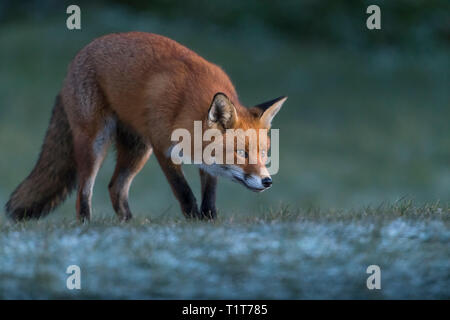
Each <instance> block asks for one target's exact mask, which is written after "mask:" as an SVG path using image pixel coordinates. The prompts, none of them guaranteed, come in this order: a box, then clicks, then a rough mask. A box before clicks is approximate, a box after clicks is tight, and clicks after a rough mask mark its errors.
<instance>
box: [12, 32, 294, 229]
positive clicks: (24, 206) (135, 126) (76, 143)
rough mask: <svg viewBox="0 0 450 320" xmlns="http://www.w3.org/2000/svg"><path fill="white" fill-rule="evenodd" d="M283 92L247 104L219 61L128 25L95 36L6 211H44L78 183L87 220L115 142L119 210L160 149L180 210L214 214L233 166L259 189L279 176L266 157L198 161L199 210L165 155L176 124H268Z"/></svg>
mask: <svg viewBox="0 0 450 320" xmlns="http://www.w3.org/2000/svg"><path fill="white" fill-rule="evenodd" d="M285 100H286V98H285V97H281V98H278V99H275V100H273V101H270V102H268V103H264V104H261V105H258V106H256V107H253V108H245V107H243V106H242V105H241V103H240V102H239V99H238V96H237V93H236V90H235V88H234V86H233V84H232V83H231V81H230V79H229V78H228V76H227V75H226V74H225V72H224V71H223V70H222V69H221V68H220V67H218V66H216V65H214V64H212V63H210V62H208V61H206V60H205V59H203V58H202V57H200V56H199V55H197V54H196V53H194V52H193V51H191V50H189V49H187V48H186V47H184V46H182V45H180V44H179V43H177V42H175V41H173V40H171V39H168V38H166V37H163V36H160V35H156V34H150V33H143V32H130V33H122V34H111V35H106V36H103V37H100V38H98V39H95V40H94V41H92V42H91V43H90V44H88V45H87V46H86V47H84V48H83V49H82V50H81V51H80V52H79V53H78V54H77V55H76V57H75V58H74V60H73V61H72V62H71V64H70V66H69V68H68V73H67V76H66V78H65V80H64V84H63V87H62V89H61V91H60V93H59V94H58V96H57V98H56V102H55V106H54V109H53V113H52V117H51V120H50V125H49V128H48V131H47V134H46V137H45V140H44V144H43V146H42V150H41V153H40V156H39V159H38V161H37V163H36V166H35V167H34V169H33V170H32V172H31V173H30V175H29V176H28V177H27V178H26V179H25V180H24V181H23V182H22V183H21V184H20V185H19V186H18V187H17V189H16V190H15V191H14V192H13V193H12V195H11V198H10V199H9V201H8V203H7V204H6V212H7V214H8V215H9V216H10V217H11V218H13V219H14V220H22V219H28V218H39V217H40V216H42V215H44V214H46V213H48V212H50V211H51V210H52V209H54V208H55V207H56V206H57V205H58V204H59V203H61V202H62V201H63V200H64V199H65V197H66V196H67V195H68V194H69V193H70V191H71V190H73V189H75V188H77V189H78V194H77V201H76V212H77V217H78V219H79V220H81V221H84V220H89V219H90V216H91V197H92V190H93V186H94V182H95V177H96V175H97V172H98V170H99V168H100V166H101V164H102V161H103V159H104V157H105V155H106V152H107V148H108V146H109V144H110V143H111V142H114V143H115V145H116V149H117V162H116V168H115V171H114V174H113V177H112V179H111V182H110V184H109V191H110V195H111V201H112V204H113V207H114V210H115V211H116V213H117V215H118V216H119V218H120V219H123V220H128V219H130V218H131V217H132V214H131V211H130V208H129V205H128V190H129V188H130V184H131V182H132V181H133V178H134V177H135V176H136V174H137V173H138V172H139V171H140V170H141V169H142V167H143V166H144V164H145V163H146V161H147V160H148V159H149V157H150V154H151V153H152V151H153V153H154V154H155V157H156V158H157V160H158V162H159V164H160V166H161V168H162V170H163V172H164V174H165V176H166V177H167V180H168V181H169V184H170V186H171V188H172V190H173V192H174V194H175V196H176V198H177V199H178V201H179V202H180V205H181V210H182V212H183V213H184V214H185V215H186V216H187V217H197V218H214V217H215V215H216V207H215V196H216V184H217V176H219V175H227V174H226V173H225V172H232V173H231V174H228V176H229V177H231V178H232V179H233V180H236V181H239V182H241V183H242V184H244V185H246V186H247V187H249V188H250V189H252V190H257V191H260V190H263V189H265V188H267V187H268V186H270V184H271V179H270V176H268V175H267V174H266V172H267V170H265V166H264V161H263V160H262V159H259V160H258V163H257V164H254V165H250V164H248V163H246V164H244V165H241V166H233V167H227V166H220V167H217V168H212V167H209V166H206V165H205V166H200V176H201V183H202V203H201V207H200V210H199V209H198V207H197V202H196V199H195V197H194V195H193V193H192V191H191V189H190V188H189V185H188V184H187V182H186V180H185V178H184V176H183V173H182V171H181V166H180V165H176V164H174V163H173V162H172V161H171V159H170V157H168V156H167V151H168V150H170V147H171V146H172V141H171V140H170V136H171V132H172V130H174V129H177V128H186V129H188V130H189V131H190V132H192V130H193V122H194V121H195V120H197V121H202V122H203V124H204V127H205V128H208V127H211V126H215V127H217V128H220V129H221V130H223V132H224V134H225V130H226V129H229V128H242V129H244V130H245V129H247V128H255V129H259V128H269V127H270V122H271V120H272V118H273V117H274V116H275V114H276V113H277V112H278V110H279V109H280V108H281V105H282V104H283V102H284V101H285ZM236 168H237V169H236ZM250 178H251V179H253V180H251V181H252V182H249V181H250V180H249V179H250Z"/></svg>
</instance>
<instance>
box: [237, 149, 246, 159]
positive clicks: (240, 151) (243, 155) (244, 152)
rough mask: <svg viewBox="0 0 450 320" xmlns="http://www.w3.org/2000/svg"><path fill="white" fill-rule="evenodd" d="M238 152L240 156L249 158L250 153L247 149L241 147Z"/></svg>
mask: <svg viewBox="0 0 450 320" xmlns="http://www.w3.org/2000/svg"><path fill="white" fill-rule="evenodd" d="M237 154H238V156H239V157H243V158H248V153H247V152H246V151H245V150H242V149H240V150H238V151H237Z"/></svg>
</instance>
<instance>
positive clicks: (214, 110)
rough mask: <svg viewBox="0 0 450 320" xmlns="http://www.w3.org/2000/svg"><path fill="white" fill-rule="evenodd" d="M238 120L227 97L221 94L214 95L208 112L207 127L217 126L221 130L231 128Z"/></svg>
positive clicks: (234, 109)
mask: <svg viewBox="0 0 450 320" xmlns="http://www.w3.org/2000/svg"><path fill="white" fill-rule="evenodd" d="M237 119H238V116H237V112H236V108H235V106H234V105H233V103H232V102H231V101H230V99H228V97H227V96H226V95H225V94H224V93H222V92H219V93H216V94H215V95H214V98H213V101H212V102H211V106H210V107H209V111H208V125H209V126H210V127H212V126H214V125H219V126H221V127H222V128H223V129H230V128H233V126H234V124H235V123H236V121H237Z"/></svg>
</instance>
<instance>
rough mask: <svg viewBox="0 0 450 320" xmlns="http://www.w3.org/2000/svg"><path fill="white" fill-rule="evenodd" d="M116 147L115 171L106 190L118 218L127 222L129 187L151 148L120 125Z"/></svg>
mask: <svg viewBox="0 0 450 320" xmlns="http://www.w3.org/2000/svg"><path fill="white" fill-rule="evenodd" d="M116 147H117V162H116V169H115V170H114V174H113V177H112V178H111V182H110V183H109V186H108V188H109V194H110V196H111V202H112V205H113V208H114V210H115V211H116V213H117V215H118V217H119V218H120V219H121V220H123V221H127V220H129V219H131V217H132V214H131V211H130V207H129V205H128V191H129V189H130V185H131V183H132V182H133V179H134V177H135V176H136V175H137V174H138V173H139V171H141V169H142V168H143V167H144V165H145V163H146V162H147V160H148V158H149V157H150V155H151V153H152V148H151V147H150V146H149V145H147V144H145V143H144V142H143V141H142V139H141V138H140V137H139V136H138V135H137V134H135V133H133V132H131V131H130V130H129V129H128V128H125V127H124V126H123V125H121V124H118V125H117V133H116Z"/></svg>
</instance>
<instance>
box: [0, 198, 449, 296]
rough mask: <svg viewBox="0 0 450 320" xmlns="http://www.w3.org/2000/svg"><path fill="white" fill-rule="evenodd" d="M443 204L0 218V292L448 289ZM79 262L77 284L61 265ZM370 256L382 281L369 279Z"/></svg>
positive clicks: (384, 292) (422, 292)
mask: <svg viewBox="0 0 450 320" xmlns="http://www.w3.org/2000/svg"><path fill="white" fill-rule="evenodd" d="M449 213H450V211H449V208H443V207H441V206H440V205H439V204H435V205H429V206H424V207H420V208H419V207H414V206H413V205H412V204H411V203H407V202H402V203H401V204H396V205H385V206H382V207H379V208H366V209H365V210H362V211H357V212H354V211H353V212H350V211H345V212H330V211H320V210H310V211H295V212H293V211H291V210H290V209H289V208H280V209H279V210H278V211H276V212H267V213H265V214H261V215H260V216H259V217H255V216H254V215H251V216H227V215H225V216H224V217H221V218H219V220H218V221H216V222H213V223H208V222H198V221H197V222H189V221H186V220H185V219H184V218H179V219H172V218H170V219H167V218H156V219H149V218H145V217H138V218H136V219H134V220H133V221H131V222H130V223H128V224H123V223H119V222H118V221H117V220H116V219H114V218H111V217H96V218H95V219H94V220H93V221H92V222H91V223H90V224H88V225H78V224H77V223H76V222H75V221H73V220H72V219H65V218H53V219H48V220H45V221H39V222H28V223H23V224H22V223H21V224H18V225H14V224H9V223H7V224H6V225H3V226H2V228H1V233H0V256H1V257H2V258H1V259H0V298H20V299H22V298H40V299H47V298H64V299H65V298H113V299H115V298H126V299H129V298H137V299H143V298H150V299H152V298H153V299H154V298H158V299H159V298H168V299H178V298H187V299H189V298H196V299H243V298H244V299H245V298H246V299H254V298H261V299H280V298H285V299H318V298H320V299H323V298H330V299H378V298H383V299H384V298H388V299H411V298H412V299H432V298H439V299H448V298H450V291H449V286H450V278H449V276H450V264H449V260H448V257H449V256H450V246H449V244H450V229H449V222H450V220H449ZM72 264H75V265H78V266H79V267H80V268H81V275H82V277H81V287H82V288H81V290H79V291H78V290H74V291H70V290H68V289H67V288H66V279H67V277H68V274H66V273H65V272H66V268H67V267H68V266H69V265H72ZM369 265H378V266H379V267H380V268H381V289H380V290H368V289H367V286H366V280H367V277H368V276H369V274H367V273H366V269H367V267H368V266H369Z"/></svg>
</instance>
